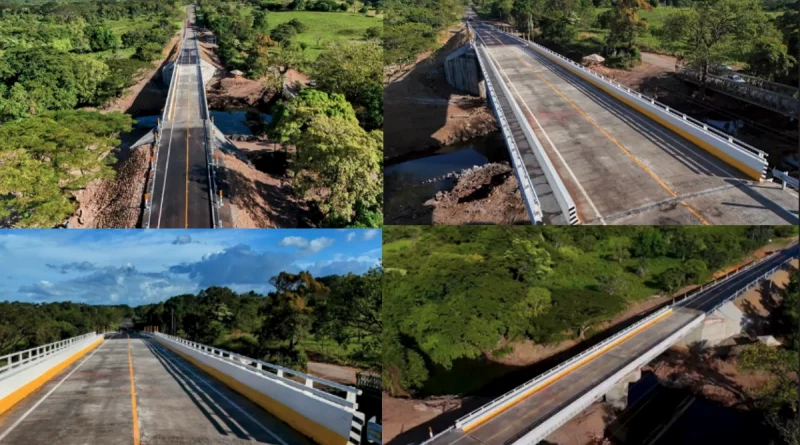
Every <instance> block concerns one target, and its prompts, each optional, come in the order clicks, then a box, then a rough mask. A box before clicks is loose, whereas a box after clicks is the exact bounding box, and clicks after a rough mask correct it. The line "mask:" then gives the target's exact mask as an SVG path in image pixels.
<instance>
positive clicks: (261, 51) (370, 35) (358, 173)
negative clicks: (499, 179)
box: [200, 0, 383, 227]
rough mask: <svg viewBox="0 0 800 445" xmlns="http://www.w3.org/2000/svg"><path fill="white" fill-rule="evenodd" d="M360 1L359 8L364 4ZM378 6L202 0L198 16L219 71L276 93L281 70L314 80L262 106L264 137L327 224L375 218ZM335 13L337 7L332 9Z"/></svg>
mask: <svg viewBox="0 0 800 445" xmlns="http://www.w3.org/2000/svg"><path fill="white" fill-rule="evenodd" d="M364 5H367V6H364ZM350 6H352V7H353V8H354V10H355V8H356V6H358V7H360V8H361V10H362V11H363V10H364V8H367V11H371V10H373V9H374V10H375V12H376V13H377V11H378V10H379V9H380V8H382V5H381V3H380V2H371V3H364V4H356V3H355V2H349V3H348V2H342V3H339V2H334V1H332V0H322V1H316V2H305V1H293V2H291V3H277V2H257V1H252V0H249V1H240V2H222V1H220V0H202V1H201V2H200V16H201V18H202V20H203V21H204V22H205V23H206V24H207V25H208V26H209V27H210V28H211V29H212V30H214V32H215V34H216V35H217V37H218V43H219V53H220V56H221V57H222V59H223V60H224V61H225V63H226V64H227V65H228V67H229V68H237V69H241V70H242V71H245V72H247V73H248V75H249V76H251V77H254V78H259V79H260V78H263V79H264V80H265V82H266V83H267V84H268V85H271V86H274V87H275V89H276V90H282V89H284V88H285V84H286V80H285V77H286V73H287V72H288V71H289V70H290V69H295V70H298V71H301V72H305V73H308V74H309V75H310V77H311V78H312V79H313V81H314V83H313V84H310V85H313V86H310V85H301V84H299V82H298V83H297V84H295V85H292V86H291V87H292V88H293V89H296V90H299V93H298V94H297V97H296V98H294V99H290V100H280V101H278V103H277V104H276V105H275V106H274V107H273V109H272V110H271V114H272V115H273V122H272V124H271V126H270V127H269V129H268V131H269V132H270V135H271V136H272V137H273V138H274V139H275V140H277V141H279V142H281V143H282V144H284V145H285V146H293V147H294V148H295V155H294V158H293V159H292V162H291V166H290V169H291V172H292V173H293V175H294V182H293V188H294V190H295V191H296V192H297V193H298V194H299V195H301V196H303V197H304V198H305V199H312V200H314V201H315V202H316V205H317V208H318V209H319V210H320V211H321V213H322V214H323V215H324V220H323V221H322V224H323V225H324V226H327V227H378V226H380V225H382V224H383V216H382V207H383V202H382V189H383V173H382V159H383V150H382V148H383V133H382V131H381V130H380V129H381V128H382V127H383V87H382V74H383V55H382V53H383V49H382V47H381V45H380V42H379V40H378V38H379V37H380V34H381V33H380V29H381V28H380V27H381V25H382V18H381V17H376V14H373V15H368V14H367V15H365V14H361V15H358V14H356V13H355V12H349V7H350ZM336 11H339V12H336Z"/></svg>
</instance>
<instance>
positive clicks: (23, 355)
mask: <svg viewBox="0 0 800 445" xmlns="http://www.w3.org/2000/svg"><path fill="white" fill-rule="evenodd" d="M96 335H97V334H95V333H94V332H90V333H88V334H83V335H79V336H77V337H72V338H68V339H66V340H61V341H57V342H53V343H48V344H46V345H42V346H37V347H35V348H30V349H26V350H24V351H19V352H14V353H11V354H6V355H4V356H0V379H2V378H3V377H5V376H6V375H8V373H9V371H12V370H15V371H19V370H22V369H24V368H27V367H28V366H31V365H34V364H36V363H38V362H39V361H40V360H42V359H44V358H46V357H48V356H50V355H53V354H55V353H57V352H61V351H63V350H65V349H67V348H70V347H72V346H74V345H76V344H78V343H80V342H82V341H84V340H86V339H87V338H90V337H94V336H96Z"/></svg>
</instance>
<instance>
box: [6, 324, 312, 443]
mask: <svg viewBox="0 0 800 445" xmlns="http://www.w3.org/2000/svg"><path fill="white" fill-rule="evenodd" d="M132 376H133V382H134V385H131V379H132ZM132 394H134V397H135V401H136V410H135V411H134V409H133V403H132V400H133V399H132ZM134 413H136V417H134ZM134 425H136V429H134ZM140 443H141V444H146V445H178V444H192V445H203V444H223V445H224V444H230V445H234V444H245V443H248V444H252V443H267V444H279V445H311V444H312V443H313V442H311V441H310V440H309V439H307V438H305V437H304V436H302V435H301V434H300V433H297V432H295V431H294V430H292V429H291V428H290V427H289V426H288V425H286V424H284V423H283V422H281V421H280V420H278V419H277V418H275V417H273V416H272V415H270V414H269V413H267V412H266V411H264V410H263V409H261V408H260V407H259V406H257V405H255V404H253V403H252V402H250V401H249V400H247V399H245V398H244V397H242V396H240V395H239V394H237V393H235V392H233V391H232V390H230V389H228V388H227V387H226V386H225V385H224V384H222V383H220V382H218V381H216V380H214V379H213V378H212V377H210V376H208V375H207V374H205V373H203V372H202V371H200V370H199V369H197V368H196V367H194V366H193V365H192V364H190V363H189V362H187V361H185V360H183V359H182V358H180V357H178V356H177V355H175V354H173V353H172V352H170V351H168V350H166V349H164V348H162V347H161V346H159V345H158V344H156V343H155V342H151V341H150V340H147V339H144V338H137V337H132V338H131V339H130V342H129V340H128V339H127V338H126V337H125V336H122V335H117V336H116V337H115V338H110V339H107V340H106V341H105V342H103V343H102V344H101V345H100V346H99V347H98V348H97V349H95V350H94V351H93V352H91V353H89V354H88V355H87V356H86V357H85V358H84V359H81V360H78V361H77V362H76V363H74V364H73V365H71V366H70V367H68V368H67V369H65V370H64V371H63V372H61V373H60V374H58V375H56V376H55V377H53V378H52V379H50V380H49V381H48V382H47V383H46V384H45V385H44V386H43V387H42V388H40V389H39V390H38V391H36V392H35V393H33V394H31V395H30V396H28V397H27V398H25V399H24V400H23V401H22V402H20V403H19V404H17V405H16V406H15V407H13V408H12V409H11V410H9V411H7V412H6V413H4V414H3V415H2V416H0V444H2V445H40V444H41V445H49V444H58V445H86V444H91V445H95V444H97V445H131V444H140Z"/></svg>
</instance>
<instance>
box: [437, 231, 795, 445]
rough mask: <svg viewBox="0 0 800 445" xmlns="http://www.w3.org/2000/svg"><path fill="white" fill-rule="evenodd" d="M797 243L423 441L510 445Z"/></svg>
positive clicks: (778, 261) (783, 259)
mask: <svg viewBox="0 0 800 445" xmlns="http://www.w3.org/2000/svg"><path fill="white" fill-rule="evenodd" d="M798 251H800V247H798V246H797V245H793V246H791V247H789V248H786V249H784V250H782V251H781V252H779V253H778V254H777V255H775V256H773V257H772V258H769V259H767V260H765V261H763V262H761V263H759V264H756V265H754V266H752V267H750V268H749V269H747V270H743V271H741V272H740V273H739V274H737V275H734V276H732V277H730V278H729V279H727V280H726V281H723V282H720V283H718V284H717V285H715V286H713V287H710V288H708V289H706V290H704V291H703V292H701V293H699V294H697V295H696V296H694V297H692V298H691V299H689V300H686V302H684V303H681V305H679V306H675V307H674V311H673V312H672V313H671V314H670V315H668V316H666V317H665V318H662V319H660V320H658V321H656V322H654V323H653V324H651V325H650V326H648V327H646V328H645V329H644V330H642V331H640V332H638V333H637V334H635V335H634V336H632V337H630V338H628V339H627V340H624V341H621V343H618V344H616V345H615V346H613V347H612V348H611V349H608V350H607V351H606V352H604V353H603V354H602V355H600V356H598V357H596V358H595V359H593V360H591V361H588V362H586V363H584V364H583V365H580V366H579V367H577V368H575V369H574V370H572V371H570V372H568V373H567V374H565V375H564V376H563V377H561V378H559V379H557V380H555V381H553V383H551V384H549V385H548V386H544V387H542V388H541V389H539V390H538V391H536V392H534V393H532V394H531V395H530V396H528V397H527V398H525V399H522V400H521V401H519V402H518V403H516V404H515V405H512V406H511V407H510V408H508V409H506V410H505V411H498V412H497V413H496V414H495V415H494V416H493V417H489V418H488V420H486V421H485V422H484V423H483V424H480V425H478V426H477V427H474V428H473V429H471V430H469V431H468V432H467V431H463V430H461V429H452V430H449V431H447V432H446V433H444V434H441V435H439V436H437V437H436V438H435V439H433V440H432V441H430V442H427V443H426V445H444V444H454V443H459V444H461V445H467V444H474V445H479V444H483V445H486V444H490V445H496V444H505V445H510V444H512V443H514V442H515V441H516V440H518V439H520V438H522V437H523V436H524V435H525V434H527V433H528V432H530V431H531V430H533V429H534V428H535V427H536V426H538V425H540V424H541V423H542V422H544V421H545V420H547V419H548V418H550V417H552V416H554V415H555V414H557V413H559V412H561V411H562V410H563V409H564V408H566V407H567V406H568V405H569V404H571V403H572V402H574V401H576V400H578V399H579V398H580V397H581V396H583V395H584V394H586V393H587V392H588V391H589V390H590V389H592V388H594V387H596V386H598V385H599V384H600V383H602V382H604V381H606V380H607V379H609V378H610V377H611V376H612V375H613V374H614V373H616V372H618V371H619V370H621V369H622V368H623V367H625V366H626V365H627V364H629V363H631V362H632V361H633V360H635V359H636V358H638V357H641V356H643V355H644V354H645V353H646V352H648V351H650V350H652V348H653V347H654V346H655V345H657V344H658V343H660V342H661V341H663V340H664V339H666V338H667V337H669V336H670V335H671V334H672V333H674V332H676V331H677V330H678V329H680V328H681V327H683V326H686V325H687V324H688V323H689V322H690V321H692V320H694V319H695V318H697V316H698V315H699V314H701V313H709V312H712V311H713V310H714V309H715V308H716V307H717V306H718V305H719V304H721V303H722V302H724V301H726V300H728V299H730V298H732V297H733V296H734V295H736V292H737V291H739V290H741V289H744V288H745V287H746V286H747V285H748V284H749V283H752V282H753V281H754V280H756V279H758V278H759V277H761V276H762V275H763V274H765V273H767V272H768V271H770V270H772V269H773V268H775V267H777V266H779V265H781V264H783V263H785V262H786V261H787V260H789V259H792V258H797V255H798Z"/></svg>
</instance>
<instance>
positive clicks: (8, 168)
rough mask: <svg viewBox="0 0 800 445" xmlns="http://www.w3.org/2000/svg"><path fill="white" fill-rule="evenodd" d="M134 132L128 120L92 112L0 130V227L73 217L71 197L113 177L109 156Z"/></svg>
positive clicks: (47, 115)
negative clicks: (123, 136) (126, 133)
mask: <svg viewBox="0 0 800 445" xmlns="http://www.w3.org/2000/svg"><path fill="white" fill-rule="evenodd" d="M0 104H1V103H0ZM132 126H133V119H132V118H131V117H130V116H128V115H125V114H121V113H108V114H101V113H98V112H88V111H58V112H44V113H41V114H38V115H36V116H33V117H29V118H27V119H19V120H15V121H12V122H8V123H6V124H4V125H0V166H2V168H0V221H5V224H4V225H14V226H17V227H53V226H55V225H57V224H60V223H62V222H63V221H64V219H65V218H66V217H68V216H69V215H70V214H72V212H73V211H74V203H73V200H72V199H73V198H72V192H73V191H75V190H79V189H82V188H84V187H86V185H87V184H88V183H89V182H91V181H93V180H95V179H102V178H110V177H113V175H114V171H113V169H112V168H111V165H112V164H113V162H114V161H115V157H114V155H113V154H111V153H110V151H111V150H112V149H113V148H114V147H116V146H117V145H118V144H119V140H118V139H116V137H117V135H118V134H119V133H121V132H123V131H129V130H130V129H131V127H132Z"/></svg>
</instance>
